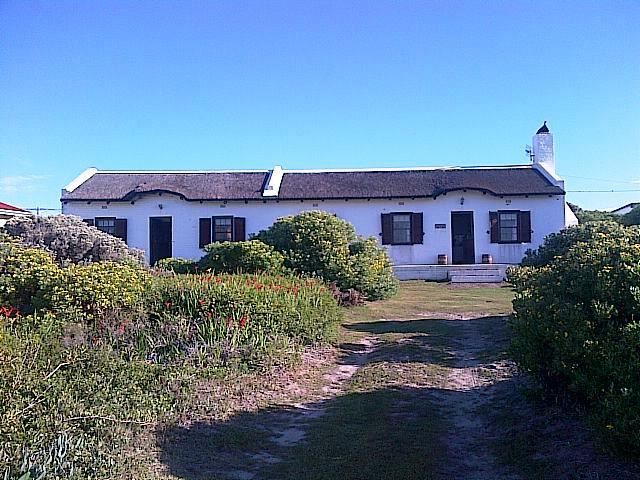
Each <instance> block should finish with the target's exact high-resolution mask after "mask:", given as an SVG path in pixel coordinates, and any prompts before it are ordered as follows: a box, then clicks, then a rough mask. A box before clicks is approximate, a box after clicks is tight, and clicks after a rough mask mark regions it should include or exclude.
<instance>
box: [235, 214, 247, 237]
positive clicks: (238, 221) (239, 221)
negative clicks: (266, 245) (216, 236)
mask: <svg viewBox="0 0 640 480" xmlns="http://www.w3.org/2000/svg"><path fill="white" fill-rule="evenodd" d="M245 225H246V221H245V218H244V217H233V241H234V242H244V241H245V239H246V236H247V234H246V227H245Z"/></svg>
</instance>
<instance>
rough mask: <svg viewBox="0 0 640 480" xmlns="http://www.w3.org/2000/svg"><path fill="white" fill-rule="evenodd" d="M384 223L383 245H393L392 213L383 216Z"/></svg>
mask: <svg viewBox="0 0 640 480" xmlns="http://www.w3.org/2000/svg"><path fill="white" fill-rule="evenodd" d="M381 221H382V244H383V245H391V244H392V243H393V236H392V235H393V232H392V231H393V223H392V222H393V221H392V218H391V214H390V213H383V214H382V215H381Z"/></svg>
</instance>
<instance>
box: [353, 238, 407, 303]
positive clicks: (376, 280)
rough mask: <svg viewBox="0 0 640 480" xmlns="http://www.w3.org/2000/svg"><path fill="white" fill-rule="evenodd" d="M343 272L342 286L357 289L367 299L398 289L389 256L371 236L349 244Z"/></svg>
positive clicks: (379, 296)
mask: <svg viewBox="0 0 640 480" xmlns="http://www.w3.org/2000/svg"><path fill="white" fill-rule="evenodd" d="M345 273H346V275H345V277H344V278H343V279H342V282H341V284H342V288H343V289H345V288H346V289H349V288H353V289H355V290H358V291H360V292H362V293H363V294H365V295H366V297H367V299H368V300H380V299H384V298H389V297H391V296H393V295H395V293H396V292H397V291H398V280H397V279H396V278H395V276H394V275H393V268H392V267H391V261H390V260H389V256H388V255H387V252H386V251H385V250H383V249H382V248H380V247H379V245H378V241H377V240H376V239H375V238H373V237H371V238H367V239H358V240H356V241H355V242H353V243H351V244H350V245H349V268H348V269H346V270H345Z"/></svg>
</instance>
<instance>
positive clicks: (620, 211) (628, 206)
mask: <svg viewBox="0 0 640 480" xmlns="http://www.w3.org/2000/svg"><path fill="white" fill-rule="evenodd" d="M638 205H640V202H632V203H627V204H626V205H623V206H622V207H619V208H616V209H615V210H611V213H613V214H615V215H621V216H622V215H626V214H627V213H629V212H630V211H631V210H633V209H634V208H636V207H637V206H638Z"/></svg>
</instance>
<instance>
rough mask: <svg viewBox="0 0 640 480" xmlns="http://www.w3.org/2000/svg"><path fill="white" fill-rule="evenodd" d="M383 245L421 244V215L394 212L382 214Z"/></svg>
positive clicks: (422, 234) (422, 233)
mask: <svg viewBox="0 0 640 480" xmlns="http://www.w3.org/2000/svg"><path fill="white" fill-rule="evenodd" d="M381 218H382V244H383V245H414V244H421V243H423V237H424V231H423V230H424V229H423V219H422V213H419V212H394V213H383V214H382V217H381Z"/></svg>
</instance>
